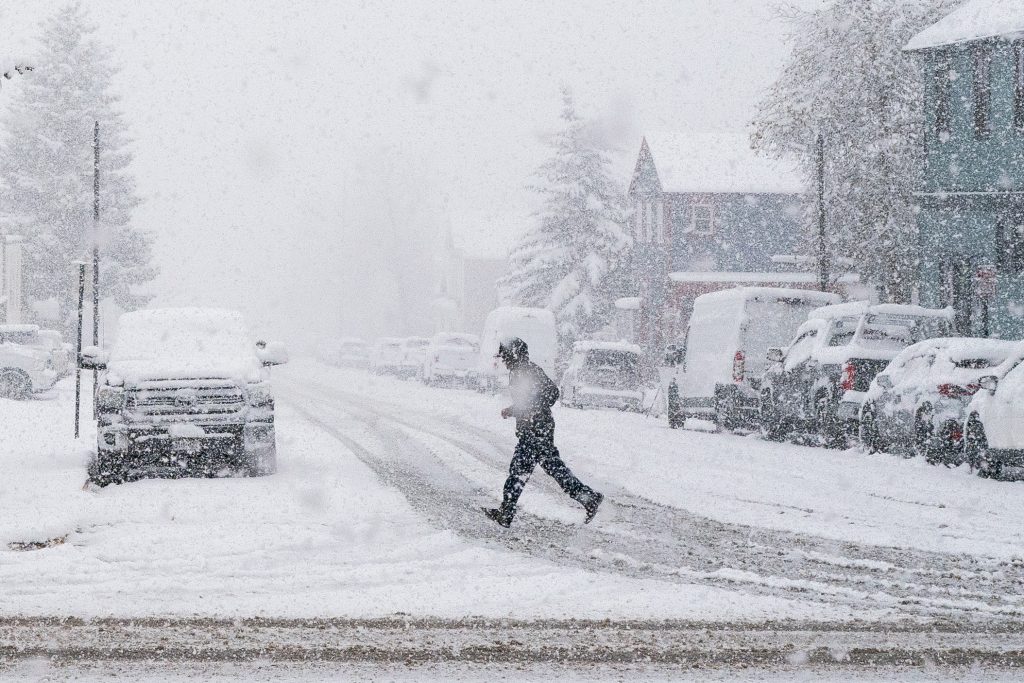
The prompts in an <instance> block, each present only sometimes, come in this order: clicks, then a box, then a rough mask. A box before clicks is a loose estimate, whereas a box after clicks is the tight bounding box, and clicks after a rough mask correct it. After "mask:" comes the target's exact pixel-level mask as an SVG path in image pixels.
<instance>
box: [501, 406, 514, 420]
mask: <svg viewBox="0 0 1024 683" xmlns="http://www.w3.org/2000/svg"><path fill="white" fill-rule="evenodd" d="M510 417H512V406H509V407H508V408H502V409H501V419H503V420H507V419H508V418H510Z"/></svg>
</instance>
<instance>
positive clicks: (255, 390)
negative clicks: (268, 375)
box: [249, 383, 274, 408]
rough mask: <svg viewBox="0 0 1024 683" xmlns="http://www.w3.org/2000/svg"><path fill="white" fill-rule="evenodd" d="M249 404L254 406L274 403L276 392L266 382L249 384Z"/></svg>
mask: <svg viewBox="0 0 1024 683" xmlns="http://www.w3.org/2000/svg"><path fill="white" fill-rule="evenodd" d="M249 405H251V406H253V407H257V408H258V407H262V406H272V405H274V394H273V393H272V392H271V391H270V386H269V385H267V384H264V383H260V384H250V385H249Z"/></svg>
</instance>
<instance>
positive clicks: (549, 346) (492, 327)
mask: <svg viewBox="0 0 1024 683" xmlns="http://www.w3.org/2000/svg"><path fill="white" fill-rule="evenodd" d="M513 337H518V338H520V339H522V340H523V341H525V342H526V346H527V348H528V350H529V354H530V360H531V361H533V362H534V363H536V364H537V365H539V366H540V367H541V369H543V370H544V372H546V373H547V375H548V377H551V378H554V377H555V376H556V373H555V369H556V368H555V360H556V359H557V357H558V331H557V329H556V327H555V316H554V314H553V313H552V312H551V311H549V310H547V309H545V308H519V307H516V306H500V307H498V308H495V309H494V310H493V311H491V312H490V313H488V314H487V318H486V319H485V320H484V332H483V334H482V335H481V336H480V356H479V359H478V362H477V368H476V380H477V388H478V389H479V390H480V391H497V390H499V389H500V388H502V387H506V386H508V370H506V369H505V366H504V364H502V362H501V361H500V360H499V359H498V358H497V357H496V354H497V353H498V345H499V344H500V343H501V342H502V341H503V340H506V339H511V338H513Z"/></svg>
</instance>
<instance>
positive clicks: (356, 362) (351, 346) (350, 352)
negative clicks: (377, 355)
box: [321, 337, 370, 368]
mask: <svg viewBox="0 0 1024 683" xmlns="http://www.w3.org/2000/svg"><path fill="white" fill-rule="evenodd" d="M321 360H323V361H324V362H325V363H327V364H328V365H333V366H335V367H339V368H367V367H369V366H370V345H369V344H367V343H366V342H365V341H363V340H362V339H358V338H356V337H342V338H341V339H338V340H336V341H331V342H328V343H327V344H326V345H325V346H324V348H323V349H322V350H321Z"/></svg>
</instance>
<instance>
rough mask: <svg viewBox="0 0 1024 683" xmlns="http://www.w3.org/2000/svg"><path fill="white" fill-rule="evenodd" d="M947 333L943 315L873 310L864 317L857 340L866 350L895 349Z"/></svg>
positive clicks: (947, 328) (947, 323)
mask: <svg viewBox="0 0 1024 683" xmlns="http://www.w3.org/2000/svg"><path fill="white" fill-rule="evenodd" d="M947 334H949V321H947V320H946V319H945V318H938V317H932V316H913V315H896V314H891V313H876V314H871V315H868V316H867V318H866V319H865V320H864V327H863V328H862V329H861V331H860V335H859V338H858V340H857V343H858V344H860V345H861V346H863V347H865V348H869V349H892V350H899V349H903V348H906V347H908V346H910V345H911V344H916V343H917V342H919V341H924V340H925V339H934V338H936V337H942V336H945V335H947Z"/></svg>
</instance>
